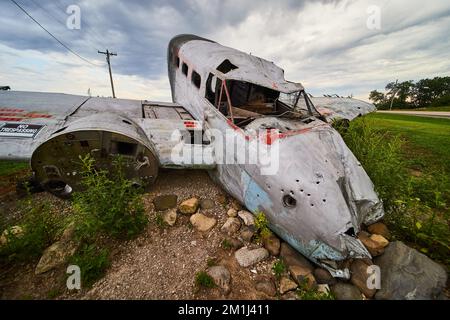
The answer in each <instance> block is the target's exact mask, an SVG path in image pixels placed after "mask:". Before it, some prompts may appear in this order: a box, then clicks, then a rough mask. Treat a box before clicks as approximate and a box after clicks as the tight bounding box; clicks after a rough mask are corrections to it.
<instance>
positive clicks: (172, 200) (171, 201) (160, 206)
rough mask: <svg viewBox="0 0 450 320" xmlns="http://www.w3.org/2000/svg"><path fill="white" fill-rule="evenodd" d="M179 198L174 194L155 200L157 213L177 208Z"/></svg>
mask: <svg viewBox="0 0 450 320" xmlns="http://www.w3.org/2000/svg"><path fill="white" fill-rule="evenodd" d="M177 201H178V197H177V196H176V195H174V194H169V195H163V196H158V197H155V198H154V199H153V205H154V206H155V210H156V211H165V210H167V209H172V208H175V207H176V206H177Z"/></svg>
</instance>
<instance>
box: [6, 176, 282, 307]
mask: <svg viewBox="0 0 450 320" xmlns="http://www.w3.org/2000/svg"><path fill="white" fill-rule="evenodd" d="M169 194H175V195H177V196H178V204H180V203H181V202H182V201H183V200H186V199H188V198H191V197H197V198H199V199H210V200H213V201H214V207H213V208H211V209H208V210H203V209H199V212H200V213H202V214H204V215H206V216H209V217H214V218H215V219H216V220H217V224H216V226H215V227H214V228H213V229H212V230H210V231H208V232H205V233H202V232H199V231H197V230H195V228H193V227H192V225H191V224H190V222H189V216H185V215H182V214H179V213H178V217H177V221H176V223H175V225H174V226H172V227H169V226H166V227H159V226H158V225H157V224H156V222H155V220H156V215H157V214H158V213H157V212H155V210H154V206H153V203H152V201H153V199H154V198H155V197H156V196H159V195H169ZM34 197H35V198H36V199H41V198H44V199H45V198H49V199H51V201H52V202H54V203H55V204H57V205H58V206H59V207H60V208H61V207H62V208H64V211H66V210H68V209H67V207H68V206H69V203H68V202H67V201H61V200H59V199H57V198H55V197H53V196H51V195H49V194H47V193H42V194H37V195H34ZM144 201H145V205H146V208H147V212H148V215H149V219H150V223H149V225H148V227H147V229H146V230H145V231H144V232H143V233H142V234H141V235H140V236H139V237H137V238H136V239H134V240H131V241H127V242H114V245H113V247H114V250H113V253H112V257H111V260H112V261H111V266H110V268H109V269H108V270H107V272H106V275H105V276H104V277H103V278H102V279H100V280H99V281H97V282H96V283H95V284H94V285H93V287H92V288H91V289H89V290H81V291H80V292H78V293H70V292H68V291H67V290H65V289H64V276H65V274H64V271H65V270H64V268H61V269H58V270H53V271H51V272H48V273H46V274H43V275H39V276H36V275H34V267H35V265H36V263H37V261H34V262H32V263H30V264H28V265H23V266H19V267H17V268H16V269H15V270H3V272H4V273H7V274H8V276H7V277H6V278H5V279H4V284H3V285H0V290H3V291H2V292H0V297H1V298H3V299H5V298H12V299H28V298H40V299H48V298H58V299H268V298H269V297H268V296H265V295H264V294H263V293H260V292H258V291H256V290H255V289H254V284H255V280H256V279H257V278H258V277H260V276H261V275H265V276H266V277H270V276H271V266H272V263H273V261H274V260H275V259H274V258H269V259H266V260H265V261H263V262H260V263H258V264H257V265H255V266H253V267H250V268H242V267H240V266H239V265H238V263H237V262H236V259H235V258H234V252H233V251H229V250H225V249H223V248H221V243H222V241H223V239H224V237H225V236H224V235H223V234H222V233H221V232H220V227H221V226H222V225H223V224H224V223H225V221H226V219H227V218H228V217H227V214H226V212H227V210H228V208H229V204H230V201H231V199H230V198H229V196H227V194H226V193H225V192H224V191H223V190H222V189H221V188H220V187H219V186H217V185H216V184H215V183H214V182H213V181H212V180H211V179H210V178H209V176H208V174H207V173H206V172H205V171H196V170H179V171H178V170H167V171H162V172H160V175H159V177H158V179H157V181H156V183H155V185H154V186H153V187H152V188H151V190H150V192H149V193H147V194H145V196H144ZM2 205H3V204H2ZM4 208H6V206H5V207H4ZM10 211H11V212H10V214H13V213H14V210H13V209H11V210H10ZM213 259H214V261H216V264H219V265H223V266H225V267H227V268H228V270H229V271H230V273H231V279H232V280H231V292H230V293H228V294H227V295H225V294H224V293H223V292H222V290H221V289H219V288H213V289H199V288H197V287H196V286H195V283H194V282H195V281H194V278H195V275H196V273H197V272H199V271H203V270H206V269H207V267H208V262H210V261H212V260H213Z"/></svg>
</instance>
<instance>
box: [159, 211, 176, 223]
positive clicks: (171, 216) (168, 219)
mask: <svg viewBox="0 0 450 320" xmlns="http://www.w3.org/2000/svg"><path fill="white" fill-rule="evenodd" d="M162 218H163V220H164V222H165V223H167V224H168V225H169V226H171V227H172V226H174V225H175V222H176V221H177V210H176V209H170V210H167V211H166V212H164V213H163V215H162Z"/></svg>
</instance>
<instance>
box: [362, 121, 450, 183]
mask: <svg viewBox="0 0 450 320" xmlns="http://www.w3.org/2000/svg"><path fill="white" fill-rule="evenodd" d="M368 118H369V119H371V120H373V123H374V125H375V127H376V128H377V129H381V130H386V131H389V132H392V133H395V134H400V135H401V136H402V137H403V138H405V139H406V144H405V150H404V152H405V160H406V161H407V162H408V163H409V164H410V165H411V166H413V167H415V166H418V168H417V169H420V170H426V171H430V170H433V171H436V170H437V171H441V170H442V169H444V170H445V172H446V173H447V174H449V173H450V119H441V118H427V117H418V116H409V115H399V114H381V113H375V114H371V115H369V116H368ZM442 173H444V172H442Z"/></svg>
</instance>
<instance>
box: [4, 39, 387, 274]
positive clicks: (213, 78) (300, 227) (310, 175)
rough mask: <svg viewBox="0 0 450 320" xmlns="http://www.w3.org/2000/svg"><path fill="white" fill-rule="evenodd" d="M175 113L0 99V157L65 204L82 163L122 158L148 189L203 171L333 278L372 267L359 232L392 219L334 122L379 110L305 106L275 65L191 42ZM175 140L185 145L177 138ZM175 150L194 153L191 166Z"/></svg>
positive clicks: (25, 96) (140, 106)
mask: <svg viewBox="0 0 450 320" xmlns="http://www.w3.org/2000/svg"><path fill="white" fill-rule="evenodd" d="M168 73H169V80H170V85H171V90H172V99H173V103H164V102H150V101H147V100H143V101H137V100H125V99H110V98H94V97H92V98H91V97H83V96H75V95H65V94H51V93H36V92H14V91H5V92H0V144H1V149H0V158H1V159H9V160H18V159H21V160H23V159H28V160H30V164H31V167H32V169H33V172H34V175H35V179H36V180H37V181H39V183H41V184H42V185H43V186H44V187H45V188H46V189H47V190H48V191H50V192H52V193H54V194H56V195H58V196H62V197H64V196H69V195H70V194H71V193H72V192H73V191H74V190H75V191H76V190H78V189H79V188H80V187H79V180H80V174H79V155H83V154H87V153H90V154H91V155H92V156H93V157H94V158H95V159H96V160H97V163H98V165H99V166H101V167H105V168H109V166H110V164H111V161H112V159H113V158H114V157H115V156H116V155H122V156H123V157H124V158H125V159H126V161H127V164H128V166H127V176H128V177H129V178H130V179H132V180H133V181H135V183H136V184H141V185H146V186H151V184H152V182H153V181H154V180H155V179H156V177H157V174H158V169H159V168H161V167H164V168H174V169H177V168H193V169H199V168H201V169H206V170H208V172H209V173H210V175H211V177H212V178H213V179H214V180H215V181H217V183H219V184H221V185H222V187H223V188H224V189H225V190H227V191H228V192H229V193H230V194H231V195H233V196H234V197H235V198H236V199H238V200H239V201H240V202H241V203H242V204H244V205H245V206H246V207H247V208H248V209H249V210H250V211H251V212H253V213H255V214H256V213H258V212H264V213H265V215H266V217H267V219H268V220H269V223H270V227H271V229H272V230H273V231H274V232H275V233H276V234H278V236H280V237H281V238H282V239H284V240H285V241H287V242H288V243H289V244H290V245H292V246H293V247H294V248H295V249H297V250H298V251H299V252H301V253H302V254H303V255H305V256H306V257H308V258H309V259H310V260H312V261H313V262H315V263H317V264H319V265H321V266H323V267H325V268H327V269H328V270H329V271H330V272H331V273H332V274H333V276H335V277H342V278H349V271H348V270H347V269H344V268H341V267H340V265H341V262H342V261H344V260H345V259H347V258H370V254H369V252H368V251H367V250H366V249H365V247H364V246H363V245H362V243H361V242H360V241H359V240H358V239H357V238H356V235H357V234H358V233H359V232H360V230H361V226H362V224H371V223H373V222H375V221H377V220H379V219H380V218H382V217H383V215H384V211H383V206H382V203H381V201H380V200H379V198H378V196H377V195H376V193H375V191H374V189H373V184H372V182H371V181H370V179H369V177H368V176H367V174H366V172H365V171H364V169H363V168H362V167H361V164H360V163H359V162H358V160H357V159H356V158H355V156H354V155H353V154H352V153H351V151H350V150H349V149H348V147H347V146H346V145H345V143H344V141H343V140H342V137H341V136H340V135H339V133H338V132H337V131H336V130H335V129H333V127H332V126H331V125H330V124H329V122H331V121H332V120H336V119H341V120H342V119H343V120H346V121H351V120H352V119H354V118H355V117H358V116H361V115H364V114H366V113H368V112H372V111H374V110H375V108H374V107H373V105H370V104H368V103H365V102H362V101H359V100H355V99H350V98H338V97H334V98H333V97H324V98H313V97H311V98H310V97H308V95H307V94H306V93H305V90H304V88H303V86H302V85H301V84H300V83H294V82H289V81H286V80H285V79H284V71H283V70H282V69H281V68H279V67H278V66H276V65H275V64H274V63H272V62H269V61H267V60H264V59H261V58H258V57H255V56H252V55H248V54H246V53H244V52H241V51H238V50H235V49H232V48H228V47H224V46H222V45H220V44H218V43H215V42H213V41H211V40H207V39H203V38H199V37H197V36H194V35H180V36H177V37H175V38H173V39H172V40H171V41H170V43H169V46H168ZM174 130H176V131H177V132H179V133H180V134H179V135H174ZM213 131H215V132H220V133H223V134H225V133H227V134H228V135H231V136H232V138H233V139H234V140H233V141H235V143H236V146H237V148H238V152H237V154H238V155H239V154H243V153H245V154H249V155H253V153H254V152H255V151H254V150H253V149H252V148H251V147H250V144H251V142H252V141H256V140H258V139H263V140H264V141H265V144H266V145H267V148H268V150H274V149H273V148H275V147H276V148H278V149H277V151H278V153H277V155H278V157H277V161H278V162H277V164H278V166H277V170H276V172H275V173H272V174H267V173H264V172H263V170H261V169H262V166H263V165H262V164H260V163H259V162H258V163H248V162H244V163H242V162H239V161H236V159H237V158H238V156H237V155H235V156H234V158H233V159H232V160H233V161H232V162H231V163H230V162H228V161H227V162H224V161H219V159H218V156H217V155H218V154H219V153H220V152H221V151H224V150H223V149H224V148H225V144H219V140H218V139H216V137H215V136H214V134H212V133H211V132H213ZM174 150H178V151H180V152H184V153H186V152H187V153H190V154H191V155H192V157H190V158H189V161H186V159H184V160H183V161H180V159H177V158H176V157H174Z"/></svg>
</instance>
